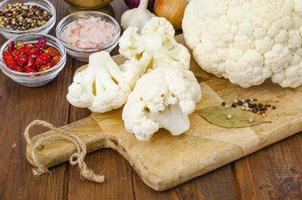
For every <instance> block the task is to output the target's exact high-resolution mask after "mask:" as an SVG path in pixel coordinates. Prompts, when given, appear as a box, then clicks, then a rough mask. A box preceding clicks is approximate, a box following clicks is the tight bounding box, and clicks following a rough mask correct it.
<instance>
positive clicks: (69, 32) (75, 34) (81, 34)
mask: <svg viewBox="0 0 302 200" xmlns="http://www.w3.org/2000/svg"><path fill="white" fill-rule="evenodd" d="M116 34H117V30H116V29H115V26H114V25H113V24H112V23H110V22H107V21H105V20H103V19H102V18H101V17H89V18H87V19H78V20H76V21H73V22H71V23H70V24H68V25H67V27H66V29H65V30H64V32H63V33H62V38H63V40H65V42H67V43H69V44H71V45H73V46H76V47H79V48H84V49H87V48H92V49H102V48H103V47H104V46H105V45H106V44H108V43H110V42H111V41H112V40H113V39H114V37H115V36H116Z"/></svg>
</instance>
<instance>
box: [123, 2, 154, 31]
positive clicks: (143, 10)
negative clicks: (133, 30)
mask: <svg viewBox="0 0 302 200" xmlns="http://www.w3.org/2000/svg"><path fill="white" fill-rule="evenodd" d="M147 6H148V0H141V2H140V4H139V7H138V8H134V9H131V10H127V11H126V12H124V14H123V15H122V18H121V25H122V28H123V29H127V28H128V27H131V26H132V27H137V28H138V30H139V31H140V30H141V29H142V28H143V26H144V25H145V23H146V22H147V21H149V20H150V19H151V18H152V17H154V16H155V15H154V14H153V13H151V12H150V11H149V10H148V9H147Z"/></svg>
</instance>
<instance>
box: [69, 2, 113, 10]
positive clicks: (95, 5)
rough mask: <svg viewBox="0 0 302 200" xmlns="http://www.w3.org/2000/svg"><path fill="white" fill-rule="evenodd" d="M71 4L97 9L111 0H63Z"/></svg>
mask: <svg viewBox="0 0 302 200" xmlns="http://www.w3.org/2000/svg"><path fill="white" fill-rule="evenodd" d="M65 1H66V2H68V3H69V4H71V5H74V6H77V7H78V8H79V9H83V10H85V9H86V10H89V9H99V8H102V7H105V6H107V5H108V4H109V3H111V2H112V1H113V0H65Z"/></svg>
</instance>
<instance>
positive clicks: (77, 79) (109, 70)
mask: <svg viewBox="0 0 302 200" xmlns="http://www.w3.org/2000/svg"><path fill="white" fill-rule="evenodd" d="M150 59H151V58H150V56H145V55H143V56H142V57H141V59H140V60H137V61H127V62H125V63H124V64H123V65H121V66H118V65H117V64H116V63H115V62H114V61H113V59H112V58H111V57H110V55H109V53H107V52H104V51H103V52H98V53H94V54H92V55H91V56H90V57H89V64H88V67H87V68H86V69H84V70H83V71H81V72H78V73H76V75H75V76H74V81H73V83H72V84H71V85H70V86H69V88H68V94H67V100H68V101H69V102H70V103H71V104H72V105H74V106H76V107H80V108H89V109H90V110H91V111H93V112H99V113H104V112H107V111H110V110H113V109H117V108H120V107H121V106H122V105H124V104H125V102H126V101H127V98H128V95H129V93H130V92H131V89H132V88H133V87H134V85H135V82H136V81H137V80H138V79H139V77H140V76H141V75H143V74H144V73H145V71H146V70H147V66H148V63H149V62H150Z"/></svg>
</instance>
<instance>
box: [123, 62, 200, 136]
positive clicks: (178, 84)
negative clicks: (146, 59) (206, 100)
mask: <svg viewBox="0 0 302 200" xmlns="http://www.w3.org/2000/svg"><path fill="white" fill-rule="evenodd" d="M200 99H201V89H200V85H199V83H198V82H197V80H196V78H195V77H194V74H193V73H192V72H191V71H189V70H187V69H185V68H183V67H177V66H175V67H158V68H156V69H154V70H152V71H151V72H149V73H147V74H145V75H144V76H142V77H141V78H140V79H139V80H138V81H137V83H136V86H135V88H134V90H133V91H132V93H131V94H130V95H129V97H128V101H127V103H126V104H125V106H124V110H123V115H122V118H123V120H124V124H125V127H126V129H127V131H128V132H130V133H134V134H135V136H136V138H137V139H138V140H143V141H146V140H149V139H150V138H151V137H152V135H153V134H154V133H155V132H157V131H158V130H159V129H160V128H164V129H166V130H168V131H169V132H170V133H171V134H173V135H180V134H181V133H183V132H185V131H187V130H188V129H189V128H190V121H189V117H188V115H189V114H191V113H193V112H194V111H195V104H196V103H197V102H199V101H200Z"/></svg>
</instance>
